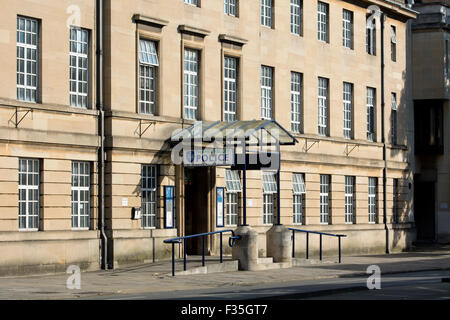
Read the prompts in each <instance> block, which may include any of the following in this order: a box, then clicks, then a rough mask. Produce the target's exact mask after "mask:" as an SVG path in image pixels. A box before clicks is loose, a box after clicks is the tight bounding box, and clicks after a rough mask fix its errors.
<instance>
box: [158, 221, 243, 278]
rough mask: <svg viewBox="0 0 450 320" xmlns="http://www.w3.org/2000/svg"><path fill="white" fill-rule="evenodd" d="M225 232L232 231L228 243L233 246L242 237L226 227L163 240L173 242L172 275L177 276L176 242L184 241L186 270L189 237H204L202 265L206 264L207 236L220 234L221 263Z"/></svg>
mask: <svg viewBox="0 0 450 320" xmlns="http://www.w3.org/2000/svg"><path fill="white" fill-rule="evenodd" d="M225 232H231V236H230V238H229V239H228V245H229V246H230V247H233V246H234V244H235V242H236V240H238V239H240V238H241V237H240V236H235V235H234V230H232V229H226V230H219V231H213V232H206V233H199V234H193V235H189V236H183V237H177V238H171V239H166V240H164V241H163V242H164V243H171V244H172V276H175V244H177V243H183V244H184V246H183V251H184V252H183V268H184V271H186V240H187V239H193V238H198V237H202V243H203V251H202V266H203V267H204V266H205V237H206V236H209V235H213V234H218V233H219V234H220V263H222V262H223V234H224V233H225Z"/></svg>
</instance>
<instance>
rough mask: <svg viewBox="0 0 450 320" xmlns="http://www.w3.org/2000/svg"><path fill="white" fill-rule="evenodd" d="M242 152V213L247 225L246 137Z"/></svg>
mask: <svg viewBox="0 0 450 320" xmlns="http://www.w3.org/2000/svg"><path fill="white" fill-rule="evenodd" d="M242 153H243V155H244V170H243V171H242V182H243V186H242V198H243V202H244V206H243V207H242V214H243V216H244V221H243V225H244V226H246V225H247V146H246V144H245V138H244V140H243V145H242Z"/></svg>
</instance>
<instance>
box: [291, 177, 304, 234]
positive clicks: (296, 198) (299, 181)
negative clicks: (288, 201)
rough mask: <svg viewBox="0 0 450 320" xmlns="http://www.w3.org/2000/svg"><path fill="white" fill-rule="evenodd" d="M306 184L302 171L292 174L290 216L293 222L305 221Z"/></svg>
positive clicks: (300, 222) (302, 222) (301, 222)
mask: <svg viewBox="0 0 450 320" xmlns="http://www.w3.org/2000/svg"><path fill="white" fill-rule="evenodd" d="M305 201H306V186H305V175H304V173H293V174H292V218H293V224H298V225H301V224H304V223H305Z"/></svg>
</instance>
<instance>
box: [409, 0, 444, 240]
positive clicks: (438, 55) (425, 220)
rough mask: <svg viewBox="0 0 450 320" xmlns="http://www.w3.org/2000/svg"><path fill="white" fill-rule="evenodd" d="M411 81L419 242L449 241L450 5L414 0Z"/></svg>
mask: <svg viewBox="0 0 450 320" xmlns="http://www.w3.org/2000/svg"><path fill="white" fill-rule="evenodd" d="M415 2H416V3H415V5H414V6H413V9H414V10H416V11H418V12H419V15H418V18H417V20H415V21H414V22H413V23H412V68H411V73H412V82H413V91H412V95H413V99H414V117H415V125H414V132H415V155H416V157H415V177H414V181H415V197H414V198H415V221H416V227H417V240H418V241H433V242H434V241H437V242H440V243H448V242H449V241H450V204H449V203H450V194H449V191H448V190H449V187H450V156H449V154H450V149H449V148H450V147H449V143H448V141H449V139H450V134H449V128H450V115H449V98H450V82H449V81H450V74H449V72H450V68H449V63H450V60H449V59H450V56H449V40H450V37H449V30H450V29H449V28H450V2H449V1H425V0H423V1H415Z"/></svg>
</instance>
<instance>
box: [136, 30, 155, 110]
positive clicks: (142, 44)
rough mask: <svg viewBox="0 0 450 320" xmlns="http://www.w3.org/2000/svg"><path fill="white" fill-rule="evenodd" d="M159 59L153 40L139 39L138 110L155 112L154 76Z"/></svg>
mask: <svg viewBox="0 0 450 320" xmlns="http://www.w3.org/2000/svg"><path fill="white" fill-rule="evenodd" d="M158 67H159V59H158V52H157V50H156V43H155V42H154V41H150V40H145V39H139V110H140V112H141V113H143V114H155V112H156V77H157V74H158Z"/></svg>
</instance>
